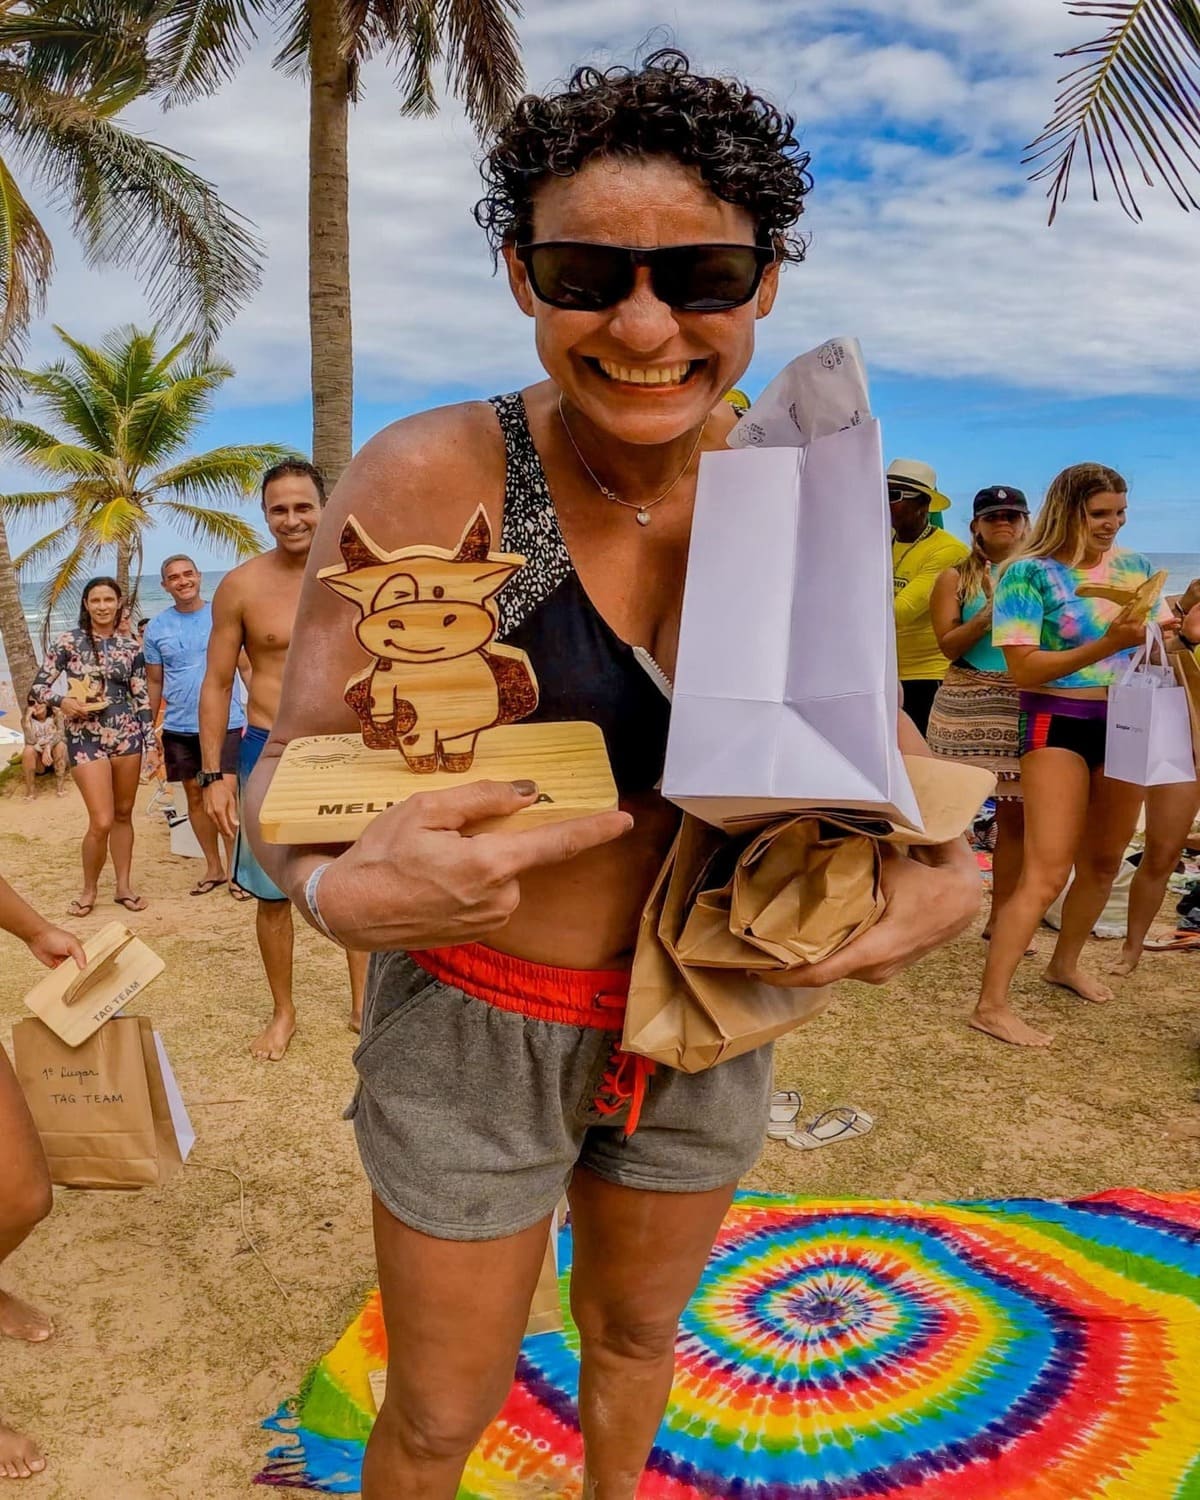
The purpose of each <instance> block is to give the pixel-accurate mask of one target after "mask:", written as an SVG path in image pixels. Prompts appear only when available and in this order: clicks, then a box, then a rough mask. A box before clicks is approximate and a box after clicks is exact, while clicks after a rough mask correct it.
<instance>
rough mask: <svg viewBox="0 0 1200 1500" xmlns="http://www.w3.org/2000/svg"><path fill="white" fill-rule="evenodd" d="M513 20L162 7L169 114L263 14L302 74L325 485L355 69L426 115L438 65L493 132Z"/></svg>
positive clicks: (171, 1)
mask: <svg viewBox="0 0 1200 1500" xmlns="http://www.w3.org/2000/svg"><path fill="white" fill-rule="evenodd" d="M142 3H144V4H150V3H151V0H142ZM519 15H520V8H519V3H518V0H274V3H270V0H213V3H211V4H204V5H201V4H198V3H197V0H161V8H160V9H159V10H158V12H157V13H156V15H155V19H154V22H153V28H152V31H151V37H150V45H151V51H152V55H153V57H154V60H155V65H156V67H158V68H161V69H162V70H163V71H164V73H165V75H166V79H167V82H166V84H165V87H164V89H163V98H164V102H165V103H166V104H168V105H171V104H178V103H186V102H187V101H188V100H189V99H193V98H195V97H196V96H197V95H199V94H208V93H213V92H215V91H216V90H217V89H219V88H220V86H221V84H222V83H224V82H225V81H226V79H228V78H229V77H230V76H231V75H232V73H233V72H234V71H235V70H236V68H237V66H238V64H239V63H240V62H241V59H242V56H243V54H244V52H245V50H246V47H247V45H248V44H249V42H250V40H251V39H252V37H253V35H254V32H255V28H256V25H257V24H258V23H259V22H260V21H261V20H262V19H263V18H264V16H271V17H274V18H278V19H281V20H282V21H283V23H284V25H285V26H286V40H285V42H284V45H283V48H282V50H281V51H280V53H279V55H278V57H277V58H276V60H275V61H276V64H277V66H279V67H281V68H283V69H284V70H285V71H286V72H290V73H297V72H302V71H307V74H308V84H309V136H308V252H309V254H308V268H309V269H308V317H309V342H310V350H311V371H312V401H313V440H312V452H313V459H314V461H315V462H316V464H317V465H318V466H319V467H320V468H321V469H322V470H324V472H325V475H326V477H327V478H328V480H329V482H330V483H331V484H332V483H334V482H335V481H336V480H337V477H338V475H339V474H340V473H341V471H342V470H343V469H344V468H345V466H346V464H347V463H348V462H349V461H350V454H351V451H352V448H353V427H352V398H353V339H352V334H351V321H350V220H349V195H350V183H349V169H348V162H347V144H348V128H349V106H350V105H351V103H353V102H354V101H355V100H356V99H357V98H358V96H359V76H360V73H361V70H362V68H363V66H364V65H365V64H366V63H367V62H368V61H369V60H370V59H371V58H373V57H375V56H376V55H378V54H379V53H381V52H382V53H386V54H387V56H388V59H389V61H390V62H391V63H392V64H393V65H394V67H395V68H396V83H397V86H398V88H399V90H400V95H401V106H400V107H401V112H402V113H404V114H408V115H428V114H432V113H434V112H435V111H436V109H437V95H436V90H435V87H434V72H435V69H436V68H437V67H438V66H439V65H441V64H443V63H444V65H445V70H446V73H447V75H448V81H449V85H450V89H451V92H452V93H453V94H454V96H455V97H456V98H458V99H460V100H461V101H462V102H463V104H464V105H465V107H466V111H467V114H468V116H469V117H470V119H471V121H472V123H473V124H474V125H475V127H476V128H477V129H478V130H480V131H485V130H488V129H491V128H493V127H494V126H495V125H496V124H497V122H498V121H499V120H500V119H501V118H502V117H503V116H504V115H505V114H506V113H507V111H508V110H509V109H510V108H511V106H512V104H513V101H514V100H515V98H516V96H517V93H518V92H519V90H520V88H521V86H522V80H523V74H522V69H521V61H520V54H519V51H518V46H517V39H516V32H515V29H514V24H513V20H514V17H516V16H519Z"/></svg>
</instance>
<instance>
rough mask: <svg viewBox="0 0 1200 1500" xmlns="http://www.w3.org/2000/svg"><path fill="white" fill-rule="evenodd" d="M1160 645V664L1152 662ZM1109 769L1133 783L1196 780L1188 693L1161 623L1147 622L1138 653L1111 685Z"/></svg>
mask: <svg viewBox="0 0 1200 1500" xmlns="http://www.w3.org/2000/svg"><path fill="white" fill-rule="evenodd" d="M1156 646H1157V648H1158V652H1159V658H1160V662H1161V665H1158V666H1156V665H1155V664H1154V663H1153V661H1152V657H1153V655H1154V649H1155V647H1156ZM1104 774H1105V775H1106V776H1111V777H1112V778H1113V780H1114V781H1128V782H1131V783H1132V784H1133V785H1134V786H1166V785H1170V784H1172V783H1174V782H1180V781H1194V780H1195V779H1196V762H1195V760H1194V758H1193V756H1192V726H1191V720H1190V719H1189V717H1188V695H1187V692H1186V690H1185V689H1184V688H1183V687H1181V686H1180V685H1179V683H1178V682H1177V681H1176V677H1175V672H1174V671H1173V670H1172V668H1171V666H1170V665H1168V663H1167V651H1166V646H1165V645H1164V643H1163V638H1162V631H1160V630H1159V628H1158V627H1157V626H1156V625H1149V626H1147V628H1146V642H1145V645H1143V646H1141V647H1139V648H1138V650H1137V651H1135V652H1134V655H1133V658H1132V660H1131V661H1130V663H1129V666H1128V667H1127V668H1126V670H1125V673H1124V675H1123V676H1122V677H1121V679H1120V681H1119V682H1115V683H1114V684H1113V685H1112V687H1110V688H1109V690H1108V731H1107V735H1106V737H1105V744H1104Z"/></svg>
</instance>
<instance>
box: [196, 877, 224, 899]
mask: <svg viewBox="0 0 1200 1500" xmlns="http://www.w3.org/2000/svg"><path fill="white" fill-rule="evenodd" d="M224 884H225V877H224V876H222V877H221V879H220V880H198V881H197V882H196V884H195V885H194V886H193V887H192V888H191V890H190V891H189V892H188V895H189V896H207V895H208V893H209V892H210V891H215V890H216V889H217V887H218V886H222V885H224Z"/></svg>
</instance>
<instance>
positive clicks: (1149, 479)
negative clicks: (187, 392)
mask: <svg viewBox="0 0 1200 1500" xmlns="http://www.w3.org/2000/svg"><path fill="white" fill-rule="evenodd" d="M656 22H657V23H660V24H659V25H658V27H657V29H655V30H654V31H653V33H652V32H651V30H650V27H651V25H652V24H653V23H656ZM1094 27H1095V23H1094V22H1088V21H1086V20H1077V19H1073V18H1071V17H1070V16H1069V15H1068V14H1067V12H1066V10H1065V8H1063V7H1060V6H1059V5H1058V4H1057V3H1055V0H859V3H850V4H847V3H844V0H841V3H837V0H799V3H795V0H793V3H785V0H739V3H738V4H736V5H730V4H729V3H728V0H688V4H687V5H686V7H683V6H678V7H672V6H663V7H660V8H658V9H657V10H656V11H654V12H651V11H649V10H648V8H647V6H646V4H645V0H603V4H601V3H600V0H527V4H526V17H525V19H524V21H523V22H522V23H521V34H522V38H523V42H524V45H525V55H526V64H527V72H528V77H529V82H530V85H531V86H532V87H535V88H536V87H540V86H543V85H544V84H546V83H547V82H548V81H550V80H552V79H554V78H556V77H561V76H562V75H563V74H564V73H566V72H567V71H568V70H569V69H570V68H571V67H572V66H573V65H574V64H576V63H578V62H583V61H598V62H605V61H608V60H619V61H626V60H628V59H629V58H630V57H631V56H633V54H634V53H635V52H637V51H638V50H642V51H644V50H646V47H647V42H648V41H649V42H666V41H674V42H676V43H677V44H678V45H681V46H683V47H684V48H685V49H686V50H688V51H689V52H690V53H691V54H692V57H693V60H694V62H695V63H696V64H698V65H700V66H703V67H705V68H707V69H710V70H712V71H718V72H734V73H738V74H740V75H742V76H745V77H747V78H749V79H751V80H752V81H753V82H754V83H755V84H757V85H758V86H759V87H761V88H762V90H763V91H764V92H766V93H768V94H769V95H770V96H771V97H773V98H774V99H776V100H777V101H778V102H779V103H780V104H781V105H782V106H783V107H784V108H786V109H788V110H790V111H791V112H793V113H794V114H795V115H796V116H797V118H798V120H799V122H800V126H801V130H802V136H803V139H804V141H805V144H806V146H807V147H808V149H809V150H810V151H811V152H812V156H813V172H814V176H815V179H816V188H815V190H814V192H813V193H812V195H811V197H810V199H809V201H808V211H807V213H806V215H805V226H806V228H807V231H808V233H809V234H810V235H811V246H810V250H809V256H808V259H807V261H806V262H805V263H804V264H803V265H801V266H798V267H792V268H789V270H788V271H787V274H786V277H785V281H784V288H783V292H782V294H781V297H780V300H779V303H778V304H777V309H776V312H775V313H774V314H773V315H772V317H771V318H770V319H768V320H767V321H766V322H765V323H764V324H762V325H760V328H761V338H760V344H759V350H758V353H757V355H756V358H755V361H754V363H753V365H752V366H751V369H750V371H749V372H748V374H747V376H746V377H745V379H744V380H743V382H742V383H743V385H744V386H745V387H746V388H747V389H749V390H750V391H751V393H752V394H753V393H754V392H756V391H757V390H759V389H761V387H762V386H763V385H765V383H766V382H767V380H768V379H769V378H770V377H771V376H772V375H773V374H774V373H775V372H776V371H777V370H778V369H779V368H780V367H781V366H782V365H783V364H785V363H786V362H787V360H788V359H789V358H791V357H792V356H793V355H795V354H797V353H799V352H801V351H802V350H804V349H807V348H810V347H812V346H813V345H815V344H817V343H819V342H821V341H822V340H823V339H825V338H827V337H829V336H831V335H834V334H841V335H856V336H857V337H858V338H859V339H860V340H861V342H862V345H863V349H864V353H865V355H866V358H867V362H868V367H869V370H870V374H871V379H872V397H873V405H874V408H875V411H876V413H877V415H879V416H880V417H881V418H882V420H883V424H884V433H885V442H886V446H887V450H888V453H889V456H905V457H916V458H922V459H925V460H926V461H928V462H930V463H932V464H933V465H934V466H935V468H936V469H937V470H938V473H939V476H940V479H941V482H942V487H943V488H944V489H945V490H946V491H947V493H949V494H950V495H951V496H952V497H953V499H954V501H955V506H954V509H953V510H952V511H951V512H950V514H949V517H948V520H949V522H950V524H951V526H952V527H955V526H957V527H958V528H960V529H961V527H962V526H963V525H964V524H965V519H964V510H965V508H966V507H967V505H968V504H969V500H970V496H971V495H972V494H973V493H974V491H975V490H976V489H977V488H979V487H981V486H983V485H986V484H995V483H1007V484H1016V485H1019V486H1020V487H1022V488H1024V489H1025V490H1026V492H1027V493H1028V494H1029V496H1030V498H1031V500H1033V499H1036V498H1037V497H1038V496H1039V495H1040V494H1041V492H1042V491H1043V490H1044V488H1045V486H1046V484H1047V482H1048V481H1049V480H1050V478H1051V477H1052V476H1053V475H1054V473H1055V472H1056V471H1057V470H1058V469H1059V468H1061V467H1063V466H1064V465H1066V464H1068V463H1073V462H1077V461H1080V460H1083V459H1095V460H1099V461H1101V462H1105V463H1109V464H1112V465H1113V466H1115V467H1116V468H1118V469H1120V470H1121V471H1122V472H1123V473H1125V475H1126V476H1127V478H1128V479H1129V481H1130V486H1131V505H1130V524H1129V527H1128V529H1127V531H1126V533H1125V539H1126V540H1127V541H1128V542H1129V543H1130V544H1131V545H1134V546H1139V547H1142V548H1145V549H1147V550H1157V551H1193V550H1200V526H1198V525H1197V520H1196V517H1197V513H1198V504H1197V502H1198V500H1200V482H1198V481H1197V480H1196V477H1195V466H1196V448H1197V433H1200V305H1198V304H1200V297H1198V296H1197V291H1196V281H1195V271H1194V267H1195V265H1196V263H1197V258H1198V254H1200V220H1198V219H1197V217H1196V216H1192V217H1190V218H1189V217H1187V216H1185V215H1183V214H1181V213H1179V212H1177V211H1175V210H1174V209H1173V208H1172V207H1171V206H1170V204H1169V203H1168V202H1166V201H1165V200H1164V195H1163V193H1162V191H1161V190H1160V191H1159V192H1158V193H1147V194H1145V195H1144V196H1145V202H1144V207H1145V208H1146V210H1147V214H1146V222H1145V223H1144V224H1142V225H1140V226H1134V225H1132V224H1130V223H1128V222H1127V221H1126V220H1125V219H1124V218H1123V217H1122V215H1121V214H1120V211H1119V209H1118V208H1117V206H1116V204H1115V203H1114V202H1113V201H1111V199H1110V198H1109V199H1106V200H1105V201H1103V202H1102V203H1100V204H1099V205H1095V204H1093V203H1091V201H1090V195H1089V192H1088V188H1087V183H1086V181H1085V180H1084V179H1083V178H1082V177H1081V178H1080V179H1079V180H1078V181H1077V183H1076V185H1075V188H1074V191H1073V194H1072V198H1071V201H1070V203H1069V205H1068V207H1067V209H1066V211H1065V212H1064V213H1063V214H1062V215H1060V219H1059V221H1058V223H1057V224H1056V225H1055V227H1054V228H1053V229H1048V228H1047V227H1046V223H1045V207H1044V203H1043V200H1042V197H1041V189H1040V188H1038V187H1036V186H1033V187H1031V186H1030V185H1028V184H1027V183H1026V181H1025V169H1023V168H1022V167H1021V165H1020V157H1021V154H1022V148H1023V146H1024V145H1025V143H1026V142H1028V141H1029V140H1031V139H1032V138H1033V137H1034V136H1035V135H1036V134H1037V133H1038V131H1039V129H1040V128H1041V126H1042V124H1043V123H1044V121H1045V119H1046V116H1047V114H1048V112H1049V109H1050V107H1051V102H1052V99H1053V95H1054V93H1055V79H1056V77H1057V75H1058V73H1059V72H1060V71H1061V70H1062V68H1063V64H1062V63H1060V62H1059V61H1058V60H1057V59H1056V58H1055V56H1054V53H1055V51H1056V50H1061V49H1062V48H1063V47H1066V46H1069V45H1071V44H1073V43H1077V42H1080V41H1083V40H1086V39H1087V38H1088V37H1089V36H1090V35H1091V34H1092V31H1093V29H1094ZM270 51H271V48H270V46H269V45H264V46H263V47H261V48H259V49H258V50H257V51H256V53H255V54H254V56H253V57H252V58H251V59H250V61H249V63H248V64H247V67H246V68H245V69H244V70H243V72H242V73H241V74H240V75H239V76H238V78H237V79H236V80H235V81H234V82H233V83H232V84H231V85H230V86H229V87H228V88H227V90H226V91H225V93H224V94H223V95H222V96H221V97H220V98H219V99H217V100H213V101H205V102H202V103H201V104H199V105H196V106H193V107H191V108H189V109H186V110H181V111H176V112H174V113H172V114H170V115H167V116H162V115H159V114H157V113H154V112H150V111H146V112H145V113H143V114H141V115H139V116H137V121H138V124H139V127H140V128H142V129H143V130H144V131H145V132H146V133H147V134H150V135H152V136H154V137H155V138H156V139H158V140H160V141H163V142H165V143H167V144H171V145H174V146H176V147H178V148H179V149H181V150H183V151H185V152H187V153H188V154H189V155H190V156H192V157H193V159H194V160H195V162H196V164H197V166H198V167H199V168H200V169H201V170H202V171H204V172H205V173H206V174H207V175H209V176H210V177H211V178H212V179H213V180H214V181H215V182H216V183H217V185H218V186H219V187H220V189H221V191H222V193H223V194H224V196H225V197H226V199H227V201H229V202H230V203H232V204H234V205H235V206H237V207H240V208H242V209H243V210H244V211H245V212H247V213H249V214H251V216H252V217H253V218H254V219H255V220H256V222H257V223H258V225H259V228H260V230H261V232H262V234H263V235H264V237H265V238H266V240H267V242H268V245H269V251H270V259H269V262H268V265H267V269H266V274H265V277H264V283H263V288H262V290H261V292H260V293H259V294H258V296H257V297H256V299H255V301H254V302H253V304H252V305H251V306H250V307H248V308H247V309H246V310H245V311H244V312H243V313H242V315H241V316H240V317H239V319H238V320H237V322H236V323H235V324H234V325H233V327H232V328H231V329H230V330H229V333H228V335H227V337H226V339H225V340H224V343H223V353H224V354H225V355H226V357H227V358H229V359H230V360H231V361H232V363H233V364H234V365H235V367H236V368H237V370H238V375H237V377H236V379H235V380H234V381H232V382H231V383H230V384H229V386H228V387H227V388H226V391H225V392H224V394H223V397H222V400H221V403H220V407H219V409H218V411H217V413H216V414H215V416H214V418H213V420H212V422H211V423H210V425H209V427H208V428H207V430H206V431H205V432H204V433H203V434H202V442H203V444H204V445H205V446H209V445H215V444H218V443H223V442H230V441H235V440H239V439H241V440H249V439H254V440H261V441H275V442H283V443H290V444H293V445H295V446H296V447H298V448H300V449H303V450H306V449H307V447H308V442H309V425H308V424H309V414H308V401H307V392H306V380H307V366H308V354H307V332H306V325H305V266H304V255H305V227H304V198H305V173H304V159H303V158H304V150H305V138H306V111H305V99H304V90H303V87H302V86H301V85H300V84H299V83H297V82H296V81H294V80H290V79H286V78H283V77H280V76H278V75H276V74H274V73H273V72H272V71H271V69H270V67H269V56H270ZM475 149H476V148H475V145H474V142H473V139H472V136H471V133H470V130H469V128H468V127H467V125H466V123H465V121H464V120H463V118H462V117H461V114H460V113H459V112H458V111H457V110H455V109H453V108H448V109H447V110H446V111H444V112H443V114H442V115H441V116H440V117H439V118H437V119H436V120H432V121H404V120H401V119H400V118H399V116H398V115H397V112H396V109H395V96H394V93H393V92H392V90H391V87H390V83H389V80H388V77H387V71H386V67H385V66H382V65H375V66H373V67H372V69H371V70H370V71H369V72H368V77H367V94H366V98H365V101H364V103H363V104H362V105H361V106H360V107H359V108H358V109H357V111H356V112H355V117H354V120H353V124H352V142H351V170H352V244H353V264H354V296H355V301H354V319H355V334H356V381H357V406H356V433H355V436H356V441H357V442H360V443H361V442H363V441H365V440H366V439H367V438H368V437H369V436H370V435H371V434H372V433H373V432H374V431H376V430H377V429H378V428H379V427H381V426H382V425H384V424H385V423H386V422H387V421H389V420H391V419H393V418H394V417H396V416H400V415H403V414H404V413H406V412H408V411H412V410H416V409H419V408H421V407H424V406H429V405H435V404H439V403H440V402H443V401H446V400H454V399H459V398H461V397H463V396H468V395H470V396H477V395H487V394H490V393H492V392H493V391H497V390H502V389H510V388H512V387H513V386H516V385H519V384H521V383H523V382H527V381H530V380H532V379H535V378H536V377H537V367H536V364H535V361H534V358H533V353H532V347H531V341H530V337H529V329H528V325H527V323H526V322H525V320H524V319H523V318H521V317H520V316H519V314H517V313H516V312H515V310H514V309H513V308H512V307H511V305H510V304H509V300H508V293H507V290H506V288H505V286H504V284H503V282H502V281H500V280H498V279H493V277H492V274H491V267H490V262H489V259H488V255H487V251H486V248H485V246H484V244H483V242H482V237H481V236H480V234H479V231H478V230H477V229H476V228H475V226H474V224H473V222H472V220H471V217H470V206H471V204H472V202H473V201H474V199H475V197H476V196H477V176H476V171H475V166H474V155H475ZM50 218H51V225H52V228H53V231H54V235H55V244H56V249H57V252H58V274H57V277H56V281H55V285H54V288H53V290H52V293H51V298H50V304H49V308H48V316H47V318H46V320H45V321H44V322H43V324H41V325H40V326H39V328H38V329H37V330H36V332H35V337H34V341H33V347H32V350H31V355H30V357H31V358H32V359H37V358H45V357H47V356H48V355H49V354H50V353H51V349H52V342H53V341H52V337H51V335H50V333H49V324H50V323H51V322H59V323H62V324H63V325H64V326H66V327H67V328H68V329H70V331H71V332H73V333H75V334H77V335H78V336H81V337H85V338H87V337H93V336H99V335H100V334H102V333H103V332H104V331H105V330H106V329H107V328H108V327H111V326H112V325H113V324H115V323H118V322H122V321H128V320H139V321H143V322H144V321H145V320H146V314H145V311H144V304H143V303H142V300H141V297H140V295H139V293H138V291H137V287H136V285H135V284H134V283H133V282H132V280H131V279H130V278H128V277H126V276H124V275H121V274H118V273H113V272H111V271H109V272H104V273H98V272H94V271H89V270H87V269H86V268H85V267H84V266H83V265H82V264H81V262H80V258H79V256H78V254H77V252H76V251H75V250H74V248H73V246H72V245H71V242H70V236H69V231H68V229H67V226H66V225H65V223H63V221H62V220H61V219H58V218H56V217H55V216H54V215H53V214H51V215H50ZM27 482H28V479H27V476H25V475H22V474H20V472H19V471H16V470H13V469H11V468H9V469H2V468H0V485H2V486H3V487H5V488H17V487H25V485H26V484H27ZM29 539H31V538H30V534H29V533H28V531H26V532H18V533H17V534H16V536H15V537H14V539H13V540H14V543H15V544H16V545H17V546H20V545H21V544H22V543H23V542H25V541H28V540H29ZM179 544H180V538H179V537H178V536H175V535H173V534H171V533H169V532H165V531H164V532H160V533H158V534H157V536H156V537H155V539H154V542H153V543H152V546H151V548H150V550H149V553H148V560H149V561H150V562H152V563H153V562H154V561H156V560H157V559H158V558H160V557H161V556H163V555H165V554H166V552H168V551H174V550H176V549H177V547H178V545H179ZM201 560H202V562H204V563H205V564H214V563H218V562H219V561H220V559H214V558H210V557H204V558H202V559H201Z"/></svg>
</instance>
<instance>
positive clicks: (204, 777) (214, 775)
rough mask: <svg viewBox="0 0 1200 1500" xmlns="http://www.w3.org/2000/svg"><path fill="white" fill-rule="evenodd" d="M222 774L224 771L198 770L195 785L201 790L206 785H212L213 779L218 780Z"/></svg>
mask: <svg viewBox="0 0 1200 1500" xmlns="http://www.w3.org/2000/svg"><path fill="white" fill-rule="evenodd" d="M224 774H225V772H224V771H198V772H197V773H196V785H197V786H198V787H200V788H201V790H203V789H204V788H205V787H206V786H212V784H213V782H214V781H220V779H221V778H222V776H224Z"/></svg>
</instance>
